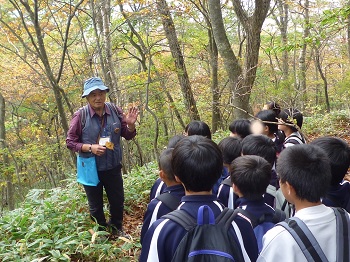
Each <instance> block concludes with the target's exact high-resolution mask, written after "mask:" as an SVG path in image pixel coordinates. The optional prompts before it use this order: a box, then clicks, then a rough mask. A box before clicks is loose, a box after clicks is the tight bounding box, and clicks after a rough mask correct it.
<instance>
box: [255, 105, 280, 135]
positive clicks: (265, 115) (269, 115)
mask: <svg viewBox="0 0 350 262" xmlns="http://www.w3.org/2000/svg"><path fill="white" fill-rule="evenodd" d="M255 117H257V118H259V119H260V120H262V121H268V122H274V123H276V124H268V123H263V125H265V126H267V127H268V128H269V134H271V135H273V134H276V133H277V131H278V125H277V123H278V121H277V115H276V113H275V112H274V111H272V110H262V111H260V112H258V113H257V114H256V115H255Z"/></svg>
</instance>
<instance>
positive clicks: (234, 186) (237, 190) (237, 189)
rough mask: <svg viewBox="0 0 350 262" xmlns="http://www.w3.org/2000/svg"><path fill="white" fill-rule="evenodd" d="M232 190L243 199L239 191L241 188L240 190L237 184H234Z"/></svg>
mask: <svg viewBox="0 0 350 262" xmlns="http://www.w3.org/2000/svg"><path fill="white" fill-rule="evenodd" d="M232 188H233V192H234V193H235V194H236V195H237V196H239V197H242V196H243V195H242V193H241V191H240V190H239V188H238V187H237V186H236V185H235V184H232Z"/></svg>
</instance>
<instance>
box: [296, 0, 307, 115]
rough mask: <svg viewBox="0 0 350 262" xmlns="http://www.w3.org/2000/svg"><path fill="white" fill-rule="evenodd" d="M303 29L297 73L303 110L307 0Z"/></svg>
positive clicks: (304, 99)
mask: <svg viewBox="0 0 350 262" xmlns="http://www.w3.org/2000/svg"><path fill="white" fill-rule="evenodd" d="M303 8H304V30H303V39H304V41H303V45H302V48H301V51H300V54H299V74H298V89H299V92H300V93H301V97H300V99H299V100H300V102H301V104H300V107H301V109H302V110H303V108H304V101H306V99H307V98H306V49H307V43H306V39H307V38H308V37H309V35H310V28H309V27H310V17H309V0H305V1H304V7H303Z"/></svg>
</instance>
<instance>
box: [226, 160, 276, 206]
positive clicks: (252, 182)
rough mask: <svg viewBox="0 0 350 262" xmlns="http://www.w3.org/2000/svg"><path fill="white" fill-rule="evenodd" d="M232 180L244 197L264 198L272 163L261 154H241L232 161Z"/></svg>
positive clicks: (252, 198)
mask: <svg viewBox="0 0 350 262" xmlns="http://www.w3.org/2000/svg"><path fill="white" fill-rule="evenodd" d="M230 170H231V172H230V177H231V180H232V182H233V183H234V184H235V185H236V186H237V187H238V188H239V191H241V193H242V195H243V197H244V198H247V199H249V200H257V199H260V198H262V195H263V194H264V193H265V192H266V188H267V186H268V185H269V183H270V179H271V165H270V164H269V162H267V161H266V160H265V159H264V158H262V157H260V156H241V157H238V158H236V159H235V160H233V161H232V163H231V167H230Z"/></svg>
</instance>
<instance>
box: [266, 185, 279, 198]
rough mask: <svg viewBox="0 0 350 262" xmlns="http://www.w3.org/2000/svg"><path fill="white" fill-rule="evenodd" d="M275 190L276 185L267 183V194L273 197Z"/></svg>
mask: <svg viewBox="0 0 350 262" xmlns="http://www.w3.org/2000/svg"><path fill="white" fill-rule="evenodd" d="M276 191H277V189H276V187H275V186H273V185H271V184H269V185H268V186H267V188H266V194H269V195H271V196H273V197H276Z"/></svg>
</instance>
